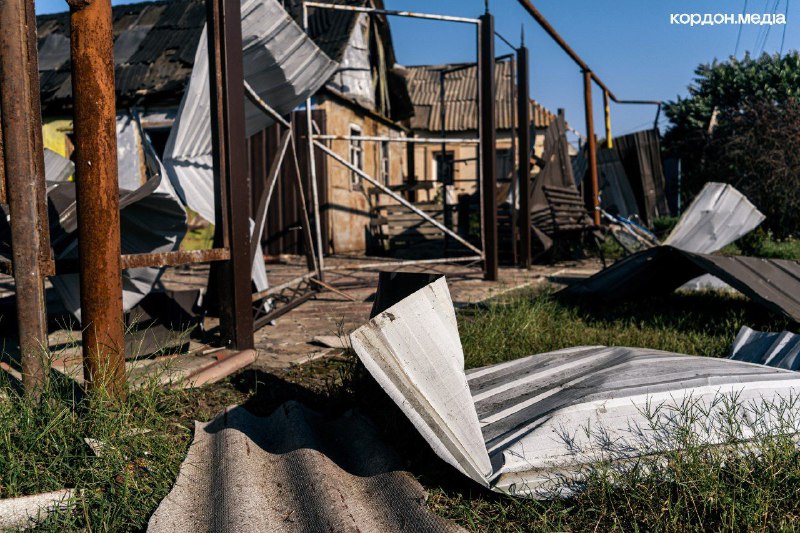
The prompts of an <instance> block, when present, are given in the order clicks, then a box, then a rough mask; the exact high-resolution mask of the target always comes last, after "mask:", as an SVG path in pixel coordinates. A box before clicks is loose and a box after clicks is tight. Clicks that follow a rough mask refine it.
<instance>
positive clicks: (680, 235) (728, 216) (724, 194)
mask: <svg viewBox="0 0 800 533" xmlns="http://www.w3.org/2000/svg"><path fill="white" fill-rule="evenodd" d="M764 219H766V217H765V216H764V215H763V214H762V213H761V212H760V211H759V210H758V209H757V208H756V206H754V205H753V204H752V203H751V202H750V200H748V199H747V197H746V196H745V195H743V194H742V193H740V192H739V191H737V190H736V189H735V188H734V187H733V186H732V185H728V184H727V183H716V182H708V183H706V184H705V186H704V187H703V190H702V191H700V193H699V194H698V195H697V196H696V197H695V198H694V201H692V203H691V205H690V206H689V208H688V209H686V211H685V212H684V213H683V216H681V218H680V220H679V221H678V224H677V225H676V226H675V227H674V228H673V230H672V232H670V234H669V236H668V237H667V238H666V239H665V240H664V243H663V244H664V245H666V246H673V247H675V248H678V249H680V250H684V251H687V252H694V253H698V254H710V253H714V252H716V251H719V250H721V249H722V248H724V247H725V246H727V245H729V244H730V243H732V242H734V241H735V240H737V239H739V238H741V237H744V236H745V235H747V234H748V233H750V232H751V231H753V230H754V229H756V228H757V227H758V226H759V224H761V223H762V222H764Z"/></svg>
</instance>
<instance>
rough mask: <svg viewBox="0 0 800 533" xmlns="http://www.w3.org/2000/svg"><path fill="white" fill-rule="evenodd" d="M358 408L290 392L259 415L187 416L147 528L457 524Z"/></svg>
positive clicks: (433, 528)
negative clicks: (185, 445)
mask: <svg viewBox="0 0 800 533" xmlns="http://www.w3.org/2000/svg"><path fill="white" fill-rule="evenodd" d="M425 499H426V494H425V491H424V489H423V488H422V486H421V485H420V484H419V482H417V481H416V480H415V479H414V478H413V477H412V476H411V475H410V474H408V473H406V472H403V471H402V462H401V461H400V460H399V458H398V457H397V456H396V454H395V453H394V452H393V451H392V450H391V449H390V448H389V447H388V446H387V445H386V444H385V443H384V442H383V441H382V440H381V439H380V438H379V436H378V433H377V431H376V429H375V428H374V427H373V426H372V425H371V424H370V422H369V421H368V420H366V419H365V418H363V417H361V416H359V415H357V414H352V413H350V414H346V415H344V416H342V417H340V418H338V419H335V420H331V419H330V418H329V417H325V416H322V415H320V414H317V413H315V412H314V411H311V410H309V409H307V408H305V407H303V406H302V405H300V404H297V403H294V402H288V403H286V404H284V405H283V406H281V407H279V408H278V409H277V410H276V411H275V412H274V413H273V414H272V415H270V416H269V417H266V418H259V417H256V416H254V415H252V414H250V413H249V412H247V411H246V410H245V409H244V408H242V407H233V408H229V409H227V410H226V411H225V412H224V413H222V414H221V415H219V416H218V417H217V418H215V419H214V420H212V421H211V422H209V423H205V424H204V423H199V422H198V423H196V424H195V437H194V442H193V443H192V445H191V447H190V448H189V452H188V455H187V456H186V459H185V460H184V462H183V465H182V466H181V470H180V473H179V474H178V479H177V481H176V483H175V486H174V487H173V489H172V491H171V492H170V493H169V495H167V497H166V498H165V499H164V500H163V501H162V502H161V504H160V505H159V507H158V509H157V510H156V512H155V513H154V514H153V516H152V517H151V518H150V523H149V526H148V531H150V532H154V533H159V532H165V533H172V532H175V531H237V532H256V531H258V532H261V531H263V532H271V531H285V532H295V531H296V532H298V533H299V532H303V533H306V532H320V533H328V532H331V531H365V532H372V531H376V532H377V531H384V532H390V531H392V532H393V531H408V532H417V531H420V532H425V531H430V532H443V533H445V532H457V531H463V530H461V528H459V527H457V526H456V525H454V524H452V523H450V522H448V521H447V520H445V519H443V518H439V517H437V516H435V515H433V514H431V513H430V512H429V511H428V510H427V509H426V506H425Z"/></svg>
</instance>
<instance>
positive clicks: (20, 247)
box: [0, 0, 49, 397]
mask: <svg viewBox="0 0 800 533" xmlns="http://www.w3.org/2000/svg"><path fill="white" fill-rule="evenodd" d="M33 9H34V7H33V2H30V1H27V0H6V1H4V2H0V46H1V47H2V53H1V54H0V86H2V91H1V92H2V135H3V147H4V151H3V155H4V158H3V166H4V174H5V177H6V181H7V187H8V190H7V199H8V203H9V209H10V215H11V244H12V258H13V262H14V282H15V291H16V304H17V323H18V328H19V340H20V354H21V362H22V382H23V386H24V388H25V393H26V394H28V395H31V396H33V397H37V396H38V395H39V393H40V391H41V388H42V386H43V383H44V379H45V377H46V375H47V373H46V370H45V366H44V364H43V363H44V355H45V351H46V350H47V316H46V310H45V302H44V278H43V276H44V274H45V272H44V271H43V269H42V266H43V265H42V264H41V261H40V260H41V259H42V258H43V257H45V256H47V257H49V243H48V242H47V239H46V238H44V239H43V233H42V229H43V228H46V226H47V219H46V218H44V219H43V218H42V212H41V208H40V207H41V205H42V203H43V201H44V162H43V161H42V157H43V155H42V152H41V144H42V141H41V135H42V123H41V114H40V112H39V78H38V73H37V70H38V69H37V64H36V63H37V61H36V53H35V51H36V48H35V46H36V34H35V26H33V27H31V25H30V21H31V20H35V15H34V13H33ZM31 41H32V42H31ZM45 215H46V213H45ZM44 235H45V236H46V235H47V234H46V233H44Z"/></svg>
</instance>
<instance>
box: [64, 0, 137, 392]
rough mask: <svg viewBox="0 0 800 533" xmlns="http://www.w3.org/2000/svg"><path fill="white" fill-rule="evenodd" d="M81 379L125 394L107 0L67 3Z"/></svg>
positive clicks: (82, 0) (115, 154) (111, 41)
mask: <svg viewBox="0 0 800 533" xmlns="http://www.w3.org/2000/svg"><path fill="white" fill-rule="evenodd" d="M69 4H70V46H71V50H70V52H71V59H72V94H73V95H74V108H75V118H74V126H73V130H74V132H75V182H76V199H77V214H78V255H79V257H80V282H81V324H82V328H83V341H82V344H83V361H84V375H85V377H86V381H87V383H88V384H89V386H90V387H92V388H95V389H98V390H101V389H102V390H105V391H106V392H108V393H109V394H110V395H112V396H114V397H120V396H121V395H122V394H123V393H124V384H125V343H124V334H123V320H122V270H121V269H122V263H121V259H120V255H121V250H120V247H121V244H120V229H119V181H118V177H117V132H116V108H115V101H114V40H113V36H112V28H111V0H90V1H87V0H69Z"/></svg>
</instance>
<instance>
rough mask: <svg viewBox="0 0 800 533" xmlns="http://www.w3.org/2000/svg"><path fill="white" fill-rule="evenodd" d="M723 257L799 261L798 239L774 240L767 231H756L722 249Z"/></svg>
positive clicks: (799, 244)
mask: <svg viewBox="0 0 800 533" xmlns="http://www.w3.org/2000/svg"><path fill="white" fill-rule="evenodd" d="M722 253H723V254H725V255H749V256H754V257H765V258H768V259H790V260H793V261H798V260H800V239H798V238H792V237H789V238H787V239H776V238H775V236H774V235H772V232H770V231H769V230H763V229H760V228H759V229H757V230H755V231H753V232H752V233H750V234H748V235H745V236H744V237H742V238H741V239H739V240H738V241H736V242H735V243H733V244H731V245H729V246H726V247H725V248H723V249H722Z"/></svg>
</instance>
